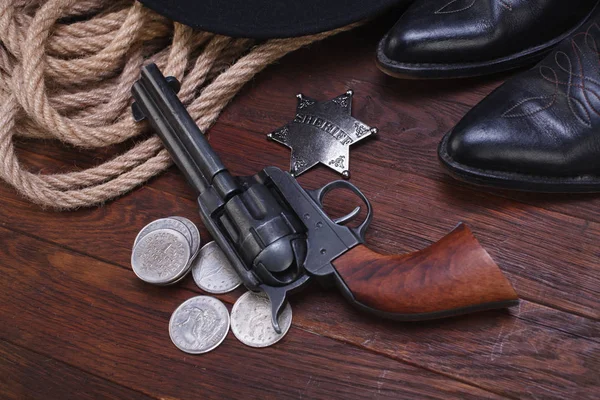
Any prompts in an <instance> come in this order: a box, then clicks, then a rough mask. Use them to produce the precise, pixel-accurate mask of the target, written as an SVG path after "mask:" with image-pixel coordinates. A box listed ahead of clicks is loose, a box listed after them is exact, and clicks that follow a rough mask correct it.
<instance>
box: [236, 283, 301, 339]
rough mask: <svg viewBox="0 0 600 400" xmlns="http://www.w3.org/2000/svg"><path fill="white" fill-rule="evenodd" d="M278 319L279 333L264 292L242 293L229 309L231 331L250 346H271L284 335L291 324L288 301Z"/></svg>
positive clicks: (290, 310) (290, 309)
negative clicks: (275, 327)
mask: <svg viewBox="0 0 600 400" xmlns="http://www.w3.org/2000/svg"><path fill="white" fill-rule="evenodd" d="M278 321H279V326H280V327H281V333H277V332H275V329H274V328H273V324H272V322H271V302H270V300H269V298H268V297H267V295H266V294H264V293H254V292H246V293H244V294H243V295H242V296H240V298H239V299H238V300H237V301H236V302H235V304H234V305H233V309H232V310H231V331H232V332H233V334H234V335H235V337H236V338H238V340H239V341H240V342H242V343H244V344H245V345H247V346H250V347H267V346H271V345H273V344H275V343H277V342H278V341H280V340H281V339H282V338H283V337H284V336H285V334H286V333H287V332H288V330H289V329H290V326H291V325H292V307H290V305H289V303H288V304H286V306H285V307H284V309H283V310H282V311H281V314H279V320H278Z"/></svg>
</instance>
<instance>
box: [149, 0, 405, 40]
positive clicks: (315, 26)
mask: <svg viewBox="0 0 600 400" xmlns="http://www.w3.org/2000/svg"><path fill="white" fill-rule="evenodd" d="M139 1H140V2H141V3H142V4H144V5H145V6H147V7H149V8H151V9H152V10H154V11H156V12H158V13H159V14H162V15H164V16H166V17H168V18H170V19H172V20H175V21H177V22H181V23H182V24H185V25H189V26H191V27H193V28H197V29H200V30H203V31H208V32H214V33H218V34H221V35H226V36H233V37H247V38H255V39H270V38H283V37H295V36H304V35H310V34H314V33H318V32H324V31H328V30H332V29H335V28H339V27H341V26H345V25H348V24H351V23H353V22H356V21H360V20H363V19H367V18H370V17H374V16H375V15H377V14H379V13H381V12H383V11H385V10H386V9H388V8H390V7H393V6H395V5H401V4H408V3H409V2H410V0H281V1H267V0H204V1H202V0H196V1H194V0H177V1H172V0H171V1H170V0H139Z"/></svg>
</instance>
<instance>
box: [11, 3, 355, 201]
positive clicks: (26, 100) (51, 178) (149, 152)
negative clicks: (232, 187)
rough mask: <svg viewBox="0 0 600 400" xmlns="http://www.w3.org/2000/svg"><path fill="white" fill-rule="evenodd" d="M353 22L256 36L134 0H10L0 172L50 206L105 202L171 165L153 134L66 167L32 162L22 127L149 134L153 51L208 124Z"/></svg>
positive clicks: (86, 143)
mask: <svg viewBox="0 0 600 400" xmlns="http://www.w3.org/2000/svg"><path fill="white" fill-rule="evenodd" d="M352 27H353V26H352V25H351V26H348V27H344V28H340V29H337V30H334V31H330V32H324V33H321V34H316V35H311V36H305V37H300V38H292V39H273V40H269V41H265V42H261V43H254V42H253V41H252V40H250V39H234V38H229V37H225V36H220V35H216V34H212V33H208V32H201V31H195V30H193V29H191V28H189V27H187V26H184V25H181V24H178V23H172V22H171V21H169V20H167V19H165V18H163V17H161V16H160V15H158V14H156V13H154V12H152V11H151V10H149V9H147V8H144V7H143V6H142V5H141V4H140V3H138V2H135V1H132V0H119V1H115V0H50V1H44V0H37V1H36V0H3V1H2V2H0V176H1V177H2V179H4V180H5V181H6V182H8V183H9V184H11V185H12V186H13V187H14V188H15V189H16V190H17V191H18V192H19V193H20V194H21V195H23V196H24V197H26V198H27V199H29V200H31V201H32V202H34V203H37V204H39V205H41V206H42V207H46V208H54V209H59V210H68V209H74V208H79V207H87V206H92V205H97V204H101V203H104V202H106V201H108V200H111V199H113V198H115V197H117V196H120V195H122V194H124V193H126V192H128V191H130V190H132V189H133V188H135V187H136V186H138V185H141V184H142V183H144V182H145V181H147V180H148V179H149V178H151V177H153V176H155V175H157V174H159V173H160V172H162V171H164V170H165V169H166V168H168V167H169V166H170V165H171V160H170V158H169V155H168V153H167V152H166V150H164V149H163V147H162V145H161V143H160V140H159V139H158V138H157V137H156V136H150V137H145V139H144V140H142V141H139V142H138V143H136V144H135V145H133V146H132V147H131V148H130V149H129V150H127V151H126V152H124V153H123V154H120V155H118V156H116V157H114V158H113V159H111V160H109V161H107V162H104V163H102V164H100V165H97V166H95V167H92V168H89V169H86V170H81V171H74V172H69V173H60V174H35V173H32V172H29V171H27V170H26V169H24V168H23V166H22V165H21V163H19V160H18V158H17V154H16V153H15V148H14V144H13V143H14V142H13V140H14V138H15V137H25V138H39V139H57V140H60V141H62V142H64V143H66V144H69V145H72V146H77V147H81V148H98V147H104V146H109V145H113V144H116V143H121V142H123V141H125V140H127V139H130V138H132V137H134V136H137V135H140V134H141V133H142V129H143V127H142V126H143V124H142V126H140V125H139V124H136V123H135V122H134V121H133V119H132V117H131V112H130V104H131V93H130V90H131V86H132V85H133V83H134V82H135V80H137V79H138V77H139V73H140V68H141V66H142V65H143V64H145V63H148V62H155V63H157V64H158V66H159V68H161V70H162V71H163V73H164V74H165V75H172V76H175V77H177V79H178V80H179V81H180V82H181V91H180V92H179V97H180V99H181V100H182V102H183V103H184V104H185V105H186V106H187V109H188V111H189V112H190V114H191V115H192V118H194V120H195V121H196V123H197V124H198V126H199V127H200V128H201V129H202V130H203V131H206V130H208V128H210V127H211V126H212V124H214V122H215V121H216V119H217V117H218V116H219V114H220V112H221V111H222V110H223V108H224V107H225V106H226V105H227V103H228V102H229V101H230V100H231V99H232V98H233V97H234V96H235V94H236V93H237V92H238V91H239V90H240V89H241V88H242V86H243V85H244V84H245V83H246V82H248V81H249V80H250V79H252V77H254V75H256V74H257V73H258V72H260V71H261V70H262V69H264V68H265V67H266V66H267V65H269V64H270V63H272V62H274V61H276V60H278V59H279V58H281V57H282V56H284V55H285V54H287V53H289V52H291V51H294V50H296V49H298V48H300V47H302V46H305V45H308V44H310V43H312V42H315V41H318V40H321V39H324V38H326V37H328V36H331V35H334V34H336V33H338V32H341V31H344V30H348V29H351V28H352Z"/></svg>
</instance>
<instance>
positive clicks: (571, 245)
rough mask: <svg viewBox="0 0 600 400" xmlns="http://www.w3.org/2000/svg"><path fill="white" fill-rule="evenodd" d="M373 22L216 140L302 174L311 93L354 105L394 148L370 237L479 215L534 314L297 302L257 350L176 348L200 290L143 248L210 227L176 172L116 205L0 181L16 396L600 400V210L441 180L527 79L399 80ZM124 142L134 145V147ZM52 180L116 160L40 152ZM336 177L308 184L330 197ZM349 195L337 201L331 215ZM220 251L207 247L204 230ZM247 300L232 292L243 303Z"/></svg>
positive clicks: (488, 244)
mask: <svg viewBox="0 0 600 400" xmlns="http://www.w3.org/2000/svg"><path fill="white" fill-rule="evenodd" d="M385 28H386V26H384V25H383V24H381V23H375V24H373V25H371V26H369V27H364V28H361V29H359V30H356V31H354V32H350V33H347V34H344V35H341V36H339V37H336V38H333V39H331V40H328V41H326V42H323V43H319V44H315V45H313V46H311V48H309V49H303V50H301V51H298V52H296V53H294V54H292V55H289V56H287V57H285V58H284V59H283V60H282V61H281V62H279V63H278V64H276V65H273V66H271V67H269V68H268V69H267V70H266V71H265V72H263V73H262V74H260V75H259V76H258V77H257V78H256V79H255V80H254V81H253V82H252V83H250V84H249V85H247V86H246V87H245V88H244V90H243V91H242V92H241V93H240V95H239V96H238V97H237V98H236V99H235V101H234V102H233V103H232V104H231V105H230V106H229V107H228V108H227V109H226V111H225V112H224V113H223V114H222V116H221V118H220V120H219V122H218V124H217V125H216V126H215V127H214V128H213V129H212V130H211V132H210V141H211V143H212V144H213V146H214V148H215V149H216V151H217V152H218V153H219V154H220V155H221V156H222V159H223V161H224V162H225V163H226V165H228V166H229V167H230V170H231V171H232V172H233V173H235V174H245V175H247V174H252V173H255V172H256V171H258V170H260V169H261V168H262V167H264V166H267V165H276V166H279V167H281V168H284V169H285V168H286V167H287V164H288V160H289V152H288V150H287V149H286V148H284V147H283V146H280V145H278V144H276V143H273V142H267V141H266V140H265V134H266V133H268V132H269V131H271V130H273V129H275V128H277V127H279V126H281V125H282V124H284V123H285V122H287V121H289V120H290V119H291V118H292V117H293V113H294V110H295V103H296V99H295V97H294V96H295V94H296V93H298V92H302V93H304V94H306V95H308V96H311V97H315V98H318V99H327V98H331V97H333V96H335V95H338V94H340V93H343V92H344V91H345V90H347V89H348V88H352V89H354V91H355V96H354V104H353V110H354V115H355V116H356V117H357V118H359V119H361V120H363V121H365V122H366V123H368V124H370V125H373V126H377V127H378V128H379V132H380V133H379V134H378V135H377V138H375V139H369V140H366V141H364V143H362V144H360V145H357V146H356V148H354V149H353V152H352V161H351V162H352V165H351V170H352V173H353V178H352V182H353V183H355V184H356V185H357V186H359V187H360V188H361V189H362V190H363V191H364V192H365V194H366V195H367V197H369V198H370V199H371V201H372V203H373V206H374V211H375V217H374V220H373V224H372V228H371V230H370V231H369V233H368V235H367V241H368V245H369V247H370V248H371V249H373V250H375V251H377V252H380V253H383V254H396V253H404V252H410V251H415V250H419V249H422V248H424V247H427V246H428V245H430V244H431V243H433V242H435V241H437V240H439V239H440V238H441V237H443V236H444V235H445V234H446V233H448V232H449V231H451V230H452V229H453V228H454V227H455V226H456V224H457V223H458V222H460V221H464V222H466V223H467V224H469V226H470V227H471V228H472V230H473V232H474V234H475V235H476V236H477V238H478V239H479V241H480V242H481V244H482V245H483V247H484V248H486V249H487V250H488V252H489V253H490V254H491V256H492V257H493V258H494V260H495V261H496V262H497V263H498V265H499V266H500V268H501V269H502V270H503V272H504V273H505V275H506V276H507V278H508V279H509V280H510V281H511V283H512V284H513V285H514V287H515V289H516V291H517V292H518V293H519V295H520V296H521V298H522V299H523V301H522V302H521V303H520V305H519V306H517V307H514V308H512V309H509V310H498V311H488V312H482V313H478V314H473V315H469V316H463V317H455V318H451V319H448V320H442V321H431V322H427V323H392V322H386V321H381V320H379V319H377V318H373V317H368V316H365V315H362V314H360V313H358V312H357V311H355V310H354V309H352V308H351V307H349V306H348V305H347V304H346V303H345V302H344V300H343V299H342V298H341V296H339V295H338V294H337V293H336V292H335V291H326V292H322V291H319V290H318V289H317V288H314V289H312V290H308V291H307V292H304V293H301V294H298V295H296V296H295V297H293V299H292V301H291V304H292V307H293V311H294V321H293V326H292V328H291V330H290V332H289V333H288V335H287V336H286V337H285V338H284V339H283V340H282V341H281V342H280V343H278V344H277V345H275V346H273V347H270V348H266V349H261V350H257V349H251V348H248V347H245V346H244V345H242V344H241V343H239V342H238V341H237V340H236V339H235V338H234V337H233V335H232V334H231V333H230V334H229V336H228V337H227V339H226V340H225V342H224V343H223V344H222V346H220V347H219V348H218V349H216V350H215V351H213V352H211V353H208V354H206V355H202V356H192V355H187V354H184V353H182V352H180V351H179V350H177V349H176V348H175V347H174V346H173V345H172V344H171V342H170V340H169V336H168V331H167V324H168V320H169V316H170V314H171V312H172V311H173V310H174V309H175V308H176V307H177V306H178V305H179V304H180V303H182V302H183V301H184V300H186V299H188V298H190V297H192V296H194V295H197V294H200V293H201V291H200V290H199V289H198V288H196V287H195V285H194V283H193V282H192V280H191V278H190V277H188V278H186V279H185V280H184V281H183V282H182V283H181V284H178V285H177V286H175V287H153V286H149V285H146V284H143V283H142V282H140V281H139V280H137V279H136V277H135V275H134V274H133V273H132V271H131V269H130V265H129V257H130V251H131V245H132V243H133V239H134V237H135V235H136V233H137V231H138V230H139V229H140V228H141V227H142V226H144V225H145V224H146V223H148V222H150V221H152V220H154V219H157V218H160V217H165V216H168V215H181V216H185V217H188V218H190V219H192V220H193V221H194V222H196V223H198V224H200V221H199V218H198V216H197V212H196V205H195V199H194V194H193V192H192V191H191V190H190V189H189V188H188V187H187V185H186V183H185V181H184V179H183V178H182V176H181V175H180V174H179V172H177V171H176V170H175V169H171V170H169V171H168V172H166V173H165V174H163V175H162V176H160V177H157V178H155V179H153V180H152V181H151V182H150V183H149V184H147V185H145V186H144V187H142V188H139V189H138V190H136V191H134V192H133V193H130V194H128V195H126V196H124V197H122V198H120V199H118V200H117V201H114V202H112V203H110V204H106V205H105V206H103V207H98V208H94V209H87V210H79V211H76V212H69V213H55V212H50V211H44V210H41V209H39V208H38V207H36V206H34V205H31V204H29V203H28V202H26V201H24V200H23V199H21V198H20V197H19V196H18V195H16V194H15V193H14V191H13V190H12V189H11V188H9V187H8V186H6V185H4V184H1V185H0V198H1V199H2V207H0V243H2V246H0V285H1V286H0V287H1V289H0V326H1V328H0V397H2V398H7V399H24V398H39V399H48V398H61V399H62V398H127V399H130V398H132V399H133V398H154V399H199V398H202V399H213V398H214V399H223V398H249V399H252V398H261V399H262V398H285V399H289V398H323V399H332V398H340V399H363V398H394V399H398V398H414V399H424V398H438V399H451V398H457V399H471V398H472V399H476V398H492V399H496V398H511V399H517V398H526V399H594V398H598V395H599V393H600V325H599V323H598V320H599V319H600V261H599V260H600V245H599V238H600V196H598V195H578V196H575V195H536V194H523V193H512V192H506V191H494V190H480V189H475V188H473V187H470V186H468V185H465V184H462V183H458V182H456V181H454V180H452V179H450V178H448V177H447V176H446V175H445V174H444V173H443V171H441V169H440V167H439V166H438V163H437V159H436V145H437V143H438V141H439V140H440V138H441V137H442V135H443V134H444V133H446V132H447V131H448V130H449V129H451V127H452V126H453V125H454V124H455V123H456V122H458V120H459V119H460V118H461V116H462V115H464V113H465V112H467V111H468V110H469V108H470V107H472V106H473V105H474V104H476V103H477V102H478V101H479V100H480V99H482V98H483V97H484V96H485V95H486V94H487V93H489V92H490V91H491V90H493V89H494V88H495V87H496V86H497V85H499V84H500V83H501V82H502V81H503V79H505V78H507V77H508V76H510V74H505V75H502V76H494V77H486V78H479V79H468V80H457V81H435V82H423V81H400V80H395V79H392V78H388V77H386V76H384V75H382V74H381V73H380V72H379V71H378V70H377V69H376V68H375V66H374V59H373V57H374V56H373V51H374V47H375V44H376V42H377V40H378V38H379V37H380V36H381V35H382V34H383V33H384V31H385ZM121 148H122V147H121ZM19 149H20V152H21V155H22V158H23V160H24V162H25V163H26V164H27V165H28V166H29V167H30V168H32V169H34V170H37V171H41V172H45V173H48V172H53V171H65V170H69V169H72V168H73V166H74V165H75V166H77V167H82V168H83V167H86V166H89V165H93V164H95V163H98V162H99V161H101V160H103V159H105V158H107V157H109V156H110V155H111V154H112V153H113V152H114V151H115V149H106V150H103V151H100V152H94V153H89V152H84V151H80V150H75V149H69V148H64V147H60V146H56V145H54V144H51V143H47V142H23V143H20V144H19ZM337 178H338V177H337V176H336V175H335V174H334V173H333V172H330V171H328V170H326V169H325V168H321V167H319V168H317V169H315V170H312V171H310V172H309V173H307V174H305V175H303V176H302V177H301V179H300V182H301V183H302V184H303V185H304V186H305V187H307V188H316V187H317V186H321V185H323V184H325V183H326V182H328V181H330V180H332V179H337ZM351 206H352V204H350V202H349V200H347V199H344V198H339V199H338V202H334V201H329V202H328V207H329V208H330V210H331V211H332V212H333V213H338V214H341V213H342V212H343V211H344V210H347V209H350V208H351ZM202 238H203V241H204V242H206V241H208V240H210V239H209V237H208V235H207V233H206V231H205V230H204V229H203V228H202ZM242 292H243V290H242V289H238V290H236V291H235V292H233V293H230V294H227V295H223V296H218V297H219V298H220V299H222V300H223V301H224V302H226V303H227V304H228V307H231V304H232V303H233V302H234V301H235V300H236V298H237V297H238V296H239V295H240V294H241V293H242Z"/></svg>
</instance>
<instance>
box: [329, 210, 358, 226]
mask: <svg viewBox="0 0 600 400" xmlns="http://www.w3.org/2000/svg"><path fill="white" fill-rule="evenodd" d="M358 213H360V206H359V207H356V208H355V209H354V210H353V211H352V212H351V213H349V214H348V215H344V216H343V217H340V218H336V219H334V220H333V222H335V223H336V224H338V225H341V224H345V223H346V222H348V221H350V220H351V219H352V218H354V217H356V216H357V215H358Z"/></svg>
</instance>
